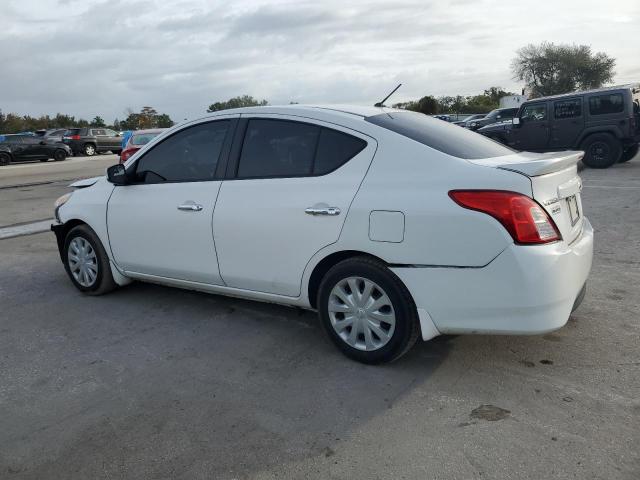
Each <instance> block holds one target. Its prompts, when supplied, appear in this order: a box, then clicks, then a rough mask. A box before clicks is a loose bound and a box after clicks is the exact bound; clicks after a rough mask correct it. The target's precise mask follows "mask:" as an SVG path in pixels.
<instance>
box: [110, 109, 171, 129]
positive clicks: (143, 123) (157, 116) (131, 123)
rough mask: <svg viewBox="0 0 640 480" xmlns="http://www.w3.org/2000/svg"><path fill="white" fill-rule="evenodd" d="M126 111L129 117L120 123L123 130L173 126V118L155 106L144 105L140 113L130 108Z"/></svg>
mask: <svg viewBox="0 0 640 480" xmlns="http://www.w3.org/2000/svg"><path fill="white" fill-rule="evenodd" d="M125 113H126V114H127V118H126V119H124V120H122V121H121V122H120V125H119V129H121V130H142V129H145V128H167V127H171V126H173V120H171V117H169V115H167V114H166V113H158V111H157V110H156V109H155V108H153V107H148V106H147V107H142V110H140V113H133V110H131V109H130V108H128V109H127V110H126V111H125Z"/></svg>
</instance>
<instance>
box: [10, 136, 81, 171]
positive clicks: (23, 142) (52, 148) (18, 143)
mask: <svg viewBox="0 0 640 480" xmlns="http://www.w3.org/2000/svg"><path fill="white" fill-rule="evenodd" d="M69 155H71V149H70V148H69V147H68V146H67V145H65V144H64V143H61V142H48V141H46V140H45V139H43V138H42V137H38V136H35V135H20V134H16V135H1V136H0V165H8V164H10V163H12V162H16V161H23V160H40V161H41V162H46V161H47V160H49V159H50V158H53V159H54V160H56V161H62V160H64V159H65V158H67V157H68V156H69Z"/></svg>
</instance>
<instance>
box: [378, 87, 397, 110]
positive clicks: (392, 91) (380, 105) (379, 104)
mask: <svg viewBox="0 0 640 480" xmlns="http://www.w3.org/2000/svg"><path fill="white" fill-rule="evenodd" d="M401 86H402V84H401V83H399V84H398V86H397V87H396V88H394V89H393V90H391V93H390V94H389V95H387V96H386V97H384V100H382V101H381V102H378V103H376V104H375V105H374V107H384V102H386V101H387V100H389V97H390V96H391V95H393V94H394V93H396V90H398V89H399V88H400V87H401Z"/></svg>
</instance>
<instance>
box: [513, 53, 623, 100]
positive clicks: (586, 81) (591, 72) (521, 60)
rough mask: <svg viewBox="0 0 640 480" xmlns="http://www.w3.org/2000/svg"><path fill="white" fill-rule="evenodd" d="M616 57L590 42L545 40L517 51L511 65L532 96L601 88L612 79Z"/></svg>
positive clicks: (517, 77)
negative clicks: (556, 42) (567, 42)
mask: <svg viewBox="0 0 640 480" xmlns="http://www.w3.org/2000/svg"><path fill="white" fill-rule="evenodd" d="M615 64H616V60H615V59H614V58H613V57H610V56H608V55H607V54H605V53H603V52H597V53H592V52H591V47H589V46H588V45H565V44H559V45H556V44H554V43H548V42H544V43H542V44H540V45H533V44H529V45H527V46H525V47H523V48H521V49H520V50H518V51H517V52H516V57H515V58H514V59H513V61H512V62H511V68H512V71H513V74H514V76H515V78H516V79H518V80H521V81H524V82H526V83H527V86H528V87H529V89H530V91H531V96H532V97H539V96H547V95H556V94H559V93H567V92H572V91H575V90H578V89H590V88H598V87H601V86H602V85H603V84H605V83H608V82H610V81H611V80H612V79H613V75H614V71H613V68H614V67H615Z"/></svg>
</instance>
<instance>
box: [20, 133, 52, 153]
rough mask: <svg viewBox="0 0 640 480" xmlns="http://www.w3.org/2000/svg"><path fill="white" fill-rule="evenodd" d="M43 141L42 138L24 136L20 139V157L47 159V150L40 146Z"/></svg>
mask: <svg viewBox="0 0 640 480" xmlns="http://www.w3.org/2000/svg"><path fill="white" fill-rule="evenodd" d="M42 142H44V139H43V138H42V137H35V136H24V137H22V147H23V150H22V155H23V157H24V158H45V157H47V148H46V146H45V145H42Z"/></svg>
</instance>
